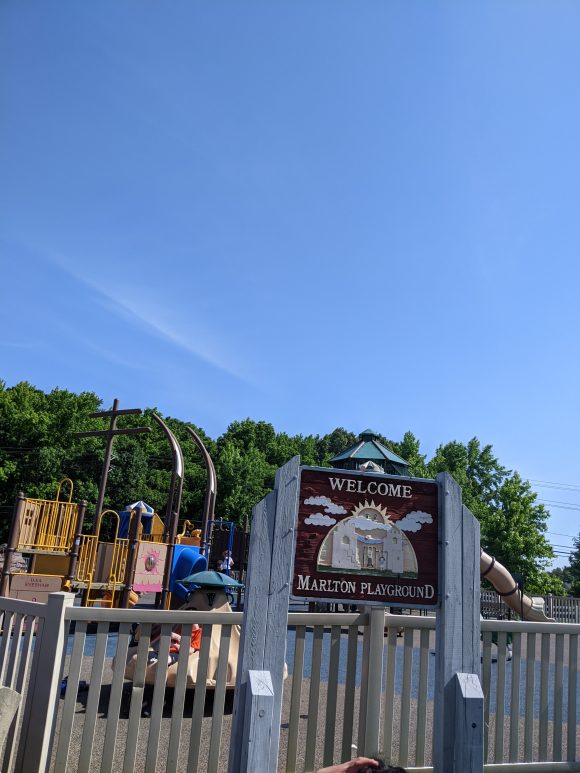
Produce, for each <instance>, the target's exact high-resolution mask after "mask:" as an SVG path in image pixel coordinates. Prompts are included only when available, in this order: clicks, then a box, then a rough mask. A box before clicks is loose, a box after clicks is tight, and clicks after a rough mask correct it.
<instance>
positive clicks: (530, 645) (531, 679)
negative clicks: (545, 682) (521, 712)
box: [524, 633, 536, 762]
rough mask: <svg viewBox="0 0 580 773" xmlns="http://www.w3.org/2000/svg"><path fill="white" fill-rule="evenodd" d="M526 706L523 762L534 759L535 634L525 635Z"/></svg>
mask: <svg viewBox="0 0 580 773" xmlns="http://www.w3.org/2000/svg"><path fill="white" fill-rule="evenodd" d="M526 658H527V660H526V706H525V717H524V762H533V760H534V756H533V755H534V688H535V681H536V675H535V665H536V634H535V633H529V634H528V635H527V655H526Z"/></svg>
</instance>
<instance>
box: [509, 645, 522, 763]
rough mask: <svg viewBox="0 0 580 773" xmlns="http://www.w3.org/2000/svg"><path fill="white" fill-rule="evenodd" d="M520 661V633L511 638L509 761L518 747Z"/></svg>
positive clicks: (515, 753)
mask: <svg viewBox="0 0 580 773" xmlns="http://www.w3.org/2000/svg"><path fill="white" fill-rule="evenodd" d="M521 662H522V635H521V633H514V634H513V639H512V683H511V691H510V752H509V761H510V762H517V761H518V755H519V749H520V686H521Z"/></svg>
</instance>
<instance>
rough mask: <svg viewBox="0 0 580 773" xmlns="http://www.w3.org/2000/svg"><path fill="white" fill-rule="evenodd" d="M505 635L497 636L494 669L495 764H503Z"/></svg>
mask: <svg viewBox="0 0 580 773" xmlns="http://www.w3.org/2000/svg"><path fill="white" fill-rule="evenodd" d="M506 647H507V635H506V633H505V631H500V632H499V633H498V636H497V669H496V691H495V694H496V701H495V741H494V748H495V762H503V745H504V735H505V670H506V669H505V666H506Z"/></svg>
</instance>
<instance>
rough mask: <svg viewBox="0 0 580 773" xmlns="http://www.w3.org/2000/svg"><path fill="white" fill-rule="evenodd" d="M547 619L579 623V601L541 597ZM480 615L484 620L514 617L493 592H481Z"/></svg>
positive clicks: (556, 597) (558, 597)
mask: <svg viewBox="0 0 580 773" xmlns="http://www.w3.org/2000/svg"><path fill="white" fill-rule="evenodd" d="M542 598H543V600H544V611H545V613H546V616H547V617H550V618H553V619H554V620H555V621H556V622H557V623H580V599H577V598H572V597H570V596H542ZM481 614H482V615H483V617H484V618H486V619H487V618H493V619H495V620H507V619H509V618H512V617H514V612H513V610H511V609H510V608H509V607H508V605H507V604H506V603H505V601H504V600H503V599H502V597H501V596H500V595H499V594H498V593H496V592H495V591H494V590H484V591H482V592H481Z"/></svg>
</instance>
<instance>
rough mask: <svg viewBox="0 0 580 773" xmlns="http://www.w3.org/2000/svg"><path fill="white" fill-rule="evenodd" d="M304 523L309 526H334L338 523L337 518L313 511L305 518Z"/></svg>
mask: <svg viewBox="0 0 580 773" xmlns="http://www.w3.org/2000/svg"><path fill="white" fill-rule="evenodd" d="M304 523H307V524H308V525H309V526H333V525H334V524H335V523H336V518H331V517H330V516H329V515H325V514H324V513H312V515H309V516H308V518H305V519H304Z"/></svg>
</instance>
